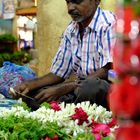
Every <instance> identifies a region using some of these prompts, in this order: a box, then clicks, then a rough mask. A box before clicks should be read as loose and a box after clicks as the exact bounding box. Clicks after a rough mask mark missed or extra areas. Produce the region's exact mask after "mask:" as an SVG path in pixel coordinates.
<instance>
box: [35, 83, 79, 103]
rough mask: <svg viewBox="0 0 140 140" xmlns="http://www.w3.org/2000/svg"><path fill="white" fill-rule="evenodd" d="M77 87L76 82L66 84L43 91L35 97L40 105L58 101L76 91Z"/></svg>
mask: <svg viewBox="0 0 140 140" xmlns="http://www.w3.org/2000/svg"><path fill="white" fill-rule="evenodd" d="M76 87H77V85H76V84H75V82H64V83H61V84H58V85H54V86H51V87H48V88H47V89H44V90H42V91H41V92H40V93H38V94H37V95H36V96H35V99H36V100H37V101H38V102H39V103H42V102H44V101H46V102H51V101H53V100H54V101H57V100H58V99H59V98H60V97H61V96H63V95H65V94H68V93H70V92H72V91H74V90H75V88H76Z"/></svg>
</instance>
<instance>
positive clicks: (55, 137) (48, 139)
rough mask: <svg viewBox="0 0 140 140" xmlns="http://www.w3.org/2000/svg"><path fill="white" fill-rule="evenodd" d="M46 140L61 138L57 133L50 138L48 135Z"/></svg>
mask: <svg viewBox="0 0 140 140" xmlns="http://www.w3.org/2000/svg"><path fill="white" fill-rule="evenodd" d="M45 140H59V137H58V135H55V136H54V137H53V138H50V137H48V136H47V137H46V138H45Z"/></svg>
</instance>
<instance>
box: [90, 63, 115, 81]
mask: <svg viewBox="0 0 140 140" xmlns="http://www.w3.org/2000/svg"><path fill="white" fill-rule="evenodd" d="M112 68H113V63H112V62H108V63H107V64H106V65H105V66H103V67H102V68H100V69H98V70H97V71H96V72H94V73H92V74H90V75H89V76H88V79H92V78H94V77H99V78H101V79H104V80H108V70H109V69H112Z"/></svg>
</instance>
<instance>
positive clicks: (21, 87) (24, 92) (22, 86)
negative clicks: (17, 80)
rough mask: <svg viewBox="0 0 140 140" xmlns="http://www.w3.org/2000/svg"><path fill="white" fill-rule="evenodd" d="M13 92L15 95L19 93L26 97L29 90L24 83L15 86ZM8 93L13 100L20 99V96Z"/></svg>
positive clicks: (27, 85) (27, 84) (26, 83)
mask: <svg viewBox="0 0 140 140" xmlns="http://www.w3.org/2000/svg"><path fill="white" fill-rule="evenodd" d="M14 90H15V91H16V92H17V93H20V94H21V95H27V94H28V93H29V92H30V91H31V88H30V86H29V83H28V82H24V83H21V84H19V85H17V86H15V87H14ZM9 92H10V94H11V95H12V96H13V98H15V99H18V98H20V97H21V95H20V94H13V93H12V92H11V91H9Z"/></svg>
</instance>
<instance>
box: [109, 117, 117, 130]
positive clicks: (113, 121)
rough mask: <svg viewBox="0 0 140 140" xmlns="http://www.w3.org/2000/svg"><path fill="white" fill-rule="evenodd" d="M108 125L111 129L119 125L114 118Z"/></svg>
mask: <svg viewBox="0 0 140 140" xmlns="http://www.w3.org/2000/svg"><path fill="white" fill-rule="evenodd" d="M107 125H108V126H109V127H110V128H111V127H113V126H115V125H117V119H116V118H112V120H111V122H109V123H107Z"/></svg>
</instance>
